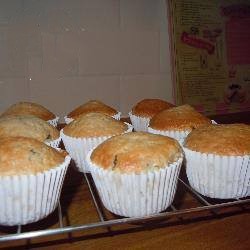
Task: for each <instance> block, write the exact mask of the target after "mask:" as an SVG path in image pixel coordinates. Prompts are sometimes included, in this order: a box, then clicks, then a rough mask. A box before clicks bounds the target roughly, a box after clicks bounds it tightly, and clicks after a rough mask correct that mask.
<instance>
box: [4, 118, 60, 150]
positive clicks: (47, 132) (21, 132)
mask: <svg viewBox="0 0 250 250" xmlns="http://www.w3.org/2000/svg"><path fill="white" fill-rule="evenodd" d="M17 136H22V137H29V138H34V139H36V140H38V141H40V142H45V143H46V144H47V145H49V146H52V147H56V148H57V147H58V146H59V144H60V141H61V138H60V133H59V131H58V130H57V129H56V128H55V127H54V126H52V125H50V124H49V123H47V122H46V121H44V120H42V119H40V118H38V117H35V116H31V115H20V116H4V117H2V118H0V138H1V137H17Z"/></svg>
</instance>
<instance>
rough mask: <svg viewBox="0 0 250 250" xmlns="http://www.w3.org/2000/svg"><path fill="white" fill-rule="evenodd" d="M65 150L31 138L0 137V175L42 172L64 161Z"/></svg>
mask: <svg viewBox="0 0 250 250" xmlns="http://www.w3.org/2000/svg"><path fill="white" fill-rule="evenodd" d="M64 159H65V152H59V151H57V150H56V149H54V148H52V147H49V146H47V145H46V144H44V143H42V142H39V141H37V140H35V139H33V138H27V137H4V138H0V175H1V176H13V175H26V174H36V173H40V172H44V171H46V170H49V169H51V168H54V167H56V166H58V165H60V164H62V163H63V162H64Z"/></svg>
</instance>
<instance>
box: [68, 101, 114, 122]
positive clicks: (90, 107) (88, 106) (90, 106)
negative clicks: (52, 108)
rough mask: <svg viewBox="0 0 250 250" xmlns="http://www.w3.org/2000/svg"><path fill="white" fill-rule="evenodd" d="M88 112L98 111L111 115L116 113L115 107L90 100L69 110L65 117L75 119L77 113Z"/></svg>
mask: <svg viewBox="0 0 250 250" xmlns="http://www.w3.org/2000/svg"><path fill="white" fill-rule="evenodd" d="M90 112H99V113H103V114H105V115H109V116H113V115H115V114H117V113H118V112H117V111H116V110H115V109H113V108H111V107H110V106H108V105H106V104H104V103H102V102H100V101H97V100H90V101H88V102H86V103H84V104H83V105H81V106H79V107H77V108H76V109H74V110H73V111H71V112H70V113H69V114H68V115H67V117H70V118H73V119H76V118H77V117H78V116H79V115H82V114H87V113H90Z"/></svg>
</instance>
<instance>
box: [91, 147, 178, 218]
mask: <svg viewBox="0 0 250 250" xmlns="http://www.w3.org/2000/svg"><path fill="white" fill-rule="evenodd" d="M91 153H92V152H91V151H90V152H89V153H88V155H87V162H88V164H89V166H90V170H91V174H92V176H93V179H94V183H95V185H96V188H97V190H98V193H99V195H100V198H101V201H102V203H103V205H104V206H105V207H106V208H107V209H108V210H109V211H111V212H112V213H114V214H117V215H120V216H126V217H141V216H147V215H151V214H156V213H159V212H161V211H164V210H165V209H166V208H167V207H169V206H170V205H171V204H172V202H173V200H174V196H175V193H176V188H177V181H178V176H179V173H180V169H181V164H182V160H183V158H180V159H179V160H178V161H177V162H176V163H173V164H171V165H169V166H167V167H165V168H161V169H159V170H153V171H148V172H142V173H140V174H135V173H129V174H124V173H120V172H116V171H110V170H105V169H102V168H100V167H98V166H96V165H95V164H93V163H92V162H91V160H90V155H91Z"/></svg>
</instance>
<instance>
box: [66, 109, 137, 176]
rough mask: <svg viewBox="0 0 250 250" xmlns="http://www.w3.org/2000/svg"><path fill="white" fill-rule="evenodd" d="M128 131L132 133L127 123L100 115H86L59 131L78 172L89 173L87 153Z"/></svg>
mask: <svg viewBox="0 0 250 250" xmlns="http://www.w3.org/2000/svg"><path fill="white" fill-rule="evenodd" d="M129 131H132V126H131V125H130V124H128V123H123V122H121V121H118V120H116V119H114V118H112V117H110V116H108V115H105V114H102V113H87V114H83V115H81V116H79V117H78V118H77V119H75V120H74V121H72V122H71V123H69V124H68V125H66V126H65V127H64V129H63V130H61V137H62V140H63V143H64V145H65V148H66V150H67V151H68V152H69V154H70V156H71V157H72V158H73V159H74V161H75V163H76V166H77V168H78V170H79V171H80V172H89V169H88V166H87V164H86V155H87V153H88V151H89V150H91V149H92V148H94V147H96V146H97V145H98V144H100V143H101V142H103V141H104V140H106V139H107V138H109V137H111V136H114V135H118V134H123V133H126V132H129Z"/></svg>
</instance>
